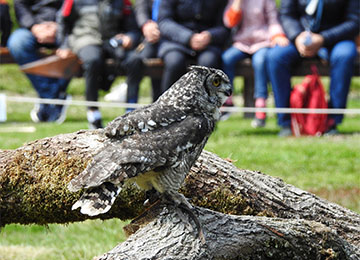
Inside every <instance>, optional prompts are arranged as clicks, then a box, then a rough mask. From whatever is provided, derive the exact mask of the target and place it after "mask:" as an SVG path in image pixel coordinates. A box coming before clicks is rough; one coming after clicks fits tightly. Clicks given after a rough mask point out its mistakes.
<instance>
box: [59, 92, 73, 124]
mask: <svg viewBox="0 0 360 260" xmlns="http://www.w3.org/2000/svg"><path fill="white" fill-rule="evenodd" d="M65 100H66V101H71V100H72V96H71V95H70V94H67V95H66V97H65ZM68 107H69V105H68V104H65V105H62V106H61V111H60V115H59V117H58V119H56V120H55V122H56V123H58V124H62V123H64V121H65V119H66V112H67V109H68Z"/></svg>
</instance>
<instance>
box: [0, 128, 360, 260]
mask: <svg viewBox="0 0 360 260" xmlns="http://www.w3.org/2000/svg"><path fill="white" fill-rule="evenodd" d="M107 142H110V140H109V139H107V138H106V137H105V136H104V135H103V132H102V131H101V130H97V131H79V132H76V133H70V134H64V135H58V136H54V137H51V138H45V139H41V140H37V141H34V142H31V143H28V144H26V145H24V146H22V147H20V148H18V149H16V150H4V151H0V227H1V226H4V225H6V224H10V223H20V224H31V223H36V224H49V223H68V222H74V221H82V220H84V219H87V218H89V217H88V216H84V215H82V214H80V213H79V212H78V211H72V210H71V206H72V205H73V203H74V202H75V201H76V200H77V199H78V198H79V196H80V195H81V192H78V193H70V192H69V191H68V190H67V188H66V186H67V183H68V182H69V181H70V180H71V179H72V178H73V177H75V176H76V175H78V174H79V173H81V172H82V170H83V169H84V168H85V167H86V165H87V163H88V162H89V161H90V160H91V158H92V156H93V155H94V154H96V152H97V151H98V150H99V149H101V148H102V147H103V146H104V144H106V143H107ZM181 192H183V193H184V194H185V196H186V197H188V198H190V199H191V202H192V204H194V205H196V206H198V207H197V208H196V209H197V210H196V211H197V214H198V215H199V219H200V222H201V223H202V225H203V228H204V231H205V238H206V241H207V242H206V244H205V245H200V244H198V243H199V241H198V239H197V238H196V236H194V232H190V231H189V227H188V226H186V225H185V224H183V223H182V222H181V221H178V220H176V219H177V218H176V216H175V215H176V214H177V213H176V210H175V211H174V209H171V207H167V208H166V210H165V209H164V208H163V207H161V205H160V206H159V208H157V209H153V210H152V215H151V217H149V216H148V215H146V216H145V217H144V218H142V219H140V220H139V221H137V222H134V223H133V224H131V225H129V226H128V227H127V232H128V233H129V235H131V234H132V235H131V236H130V237H129V238H128V240H127V241H126V242H124V243H122V244H120V245H119V246H118V247H116V248H114V249H113V251H111V252H109V253H107V254H105V255H104V256H102V257H101V258H100V259H146V257H145V256H146V255H148V256H149V254H147V253H146V252H147V251H149V250H150V251H152V252H153V251H156V252H157V254H158V257H156V258H152V259H297V258H296V257H290V256H296V255H298V259H360V253H359V251H360V250H359V248H360V215H359V214H356V213H354V212H352V211H350V210H348V209H345V208H343V207H341V206H339V205H337V204H334V203H331V202H328V201H326V200H323V199H321V198H318V197H316V196H315V195H313V194H311V193H308V192H306V191H303V190H300V189H298V188H296V187H294V186H292V185H288V184H286V183H284V182H283V181H282V180H280V179H278V178H274V177H271V176H267V175H265V174H262V173H260V172H253V171H247V170H240V169H238V168H236V167H235V166H233V164H232V163H231V162H229V161H228V160H223V159H221V158H219V157H217V156H216V155H214V154H212V153H209V152H206V151H203V153H202V154H201V156H200V158H199V159H198V161H197V162H196V163H195V165H194V166H193V167H192V169H191V172H190V173H189V175H188V177H187V178H186V180H185V182H184V185H183V186H182V188H181ZM144 200H145V194H144V192H142V191H139V190H138V189H137V188H136V187H135V186H130V185H129V186H128V187H126V188H125V189H123V190H122V192H121V194H120V195H119V196H118V198H117V200H116V202H115V205H114V206H113V208H112V209H111V210H110V211H109V212H108V213H106V214H104V215H100V216H98V218H102V219H108V218H114V217H116V218H120V219H123V220H125V219H132V218H134V217H136V216H137V215H139V214H140V213H141V212H142V211H143V210H144V206H143V202H144ZM205 208H208V209H205ZM154 212H155V213H154ZM160 212H161V214H160ZM174 214H175V215H174ZM236 215H237V216H236ZM244 215H249V216H244ZM172 225H176V227H177V228H175V227H174V226H172ZM151 230H152V231H151ZM181 230H183V231H181ZM133 233H134V234H133ZM146 234H148V235H146ZM150 234H153V236H152V237H153V239H152V240H151V239H150V238H151V237H148V236H149V235H150ZM156 235H157V236H156ZM171 238H175V239H173V240H171ZM154 239H155V240H154ZM144 241H149V242H146V243H144ZM150 241H153V242H154V241H158V242H157V243H156V244H155V245H156V248H154V243H152V242H150ZM162 242H163V243H162ZM129 248H138V249H137V250H132V251H131V250H129ZM191 248H192V249H194V250H195V251H191V250H190V249H191ZM188 250H190V251H188ZM130 251H131V252H132V253H133V255H132V254H131V252H130ZM175 252H178V253H179V255H181V254H180V253H181V252H183V253H184V252H188V253H189V254H188V257H187V258H184V257H182V258H181V257H180V258H177V257H175V255H174V254H175ZM190 252H191V254H190ZM282 252H286V253H282ZM310 252H312V253H310ZM125 256H126V257H127V258H126V257H125ZM142 256H144V257H145V258H141V257H142ZM160 256H161V257H160ZM308 256H309V257H308ZM310 256H311V257H310ZM147 259H148V258H147Z"/></svg>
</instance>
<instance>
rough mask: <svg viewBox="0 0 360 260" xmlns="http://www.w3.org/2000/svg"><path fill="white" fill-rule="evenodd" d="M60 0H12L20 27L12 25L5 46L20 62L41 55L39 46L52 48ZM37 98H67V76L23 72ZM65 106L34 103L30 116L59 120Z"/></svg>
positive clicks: (34, 119)
mask: <svg viewBox="0 0 360 260" xmlns="http://www.w3.org/2000/svg"><path fill="white" fill-rule="evenodd" d="M61 4H62V1H61V0H53V1H48V0H32V1H30V0H15V1H14V7H15V14H16V18H17V20H18V22H19V26H20V28H18V29H16V30H15V31H14V32H13V33H12V34H11V35H10V38H9V40H8V48H9V51H10V53H11V55H12V56H13V58H14V59H15V61H16V62H17V63H18V64H20V65H23V64H26V63H29V62H33V61H36V60H39V59H41V55H40V54H39V53H38V50H39V48H40V47H47V48H56V47H57V43H56V31H57V28H58V26H57V23H56V22H55V20H56V12H57V11H58V10H59V9H60V7H61ZM26 76H27V77H28V78H29V80H30V82H31V83H32V85H33V87H34V88H35V90H36V92H37V94H38V95H39V97H40V98H47V99H67V98H69V97H70V96H69V95H67V94H66V88H67V86H68V83H69V80H66V79H55V78H48V77H43V76H37V75H30V74H26ZM66 108H67V107H66V106H61V105H51V104H40V105H38V104H36V105H35V107H34V109H33V110H32V111H31V113H30V116H31V119H32V120H33V121H34V122H54V121H55V122H58V123H62V122H63V121H64V120H65V116H66Z"/></svg>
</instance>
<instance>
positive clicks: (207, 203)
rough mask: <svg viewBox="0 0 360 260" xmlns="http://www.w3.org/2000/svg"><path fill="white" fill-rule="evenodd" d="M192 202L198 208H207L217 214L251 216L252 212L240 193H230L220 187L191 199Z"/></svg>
mask: <svg viewBox="0 0 360 260" xmlns="http://www.w3.org/2000/svg"><path fill="white" fill-rule="evenodd" d="M192 202H193V203H194V204H195V205H197V206H200V207H205V208H209V209H211V210H215V211H218V212H222V213H225V214H233V215H252V214H253V210H252V209H251V208H250V206H249V205H248V203H247V201H246V200H245V199H244V198H243V197H242V196H241V194H240V192H232V191H231V190H229V189H228V188H226V187H220V188H218V189H216V190H213V191H211V192H209V193H207V194H206V195H204V196H199V197H196V198H193V199H192Z"/></svg>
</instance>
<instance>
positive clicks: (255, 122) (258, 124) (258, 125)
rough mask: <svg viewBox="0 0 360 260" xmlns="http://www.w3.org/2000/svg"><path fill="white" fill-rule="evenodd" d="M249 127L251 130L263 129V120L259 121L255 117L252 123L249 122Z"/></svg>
mask: <svg viewBox="0 0 360 260" xmlns="http://www.w3.org/2000/svg"><path fill="white" fill-rule="evenodd" d="M251 126H252V127H253V128H261V127H265V119H260V118H257V117H255V118H254V119H253V120H252V121H251Z"/></svg>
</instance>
